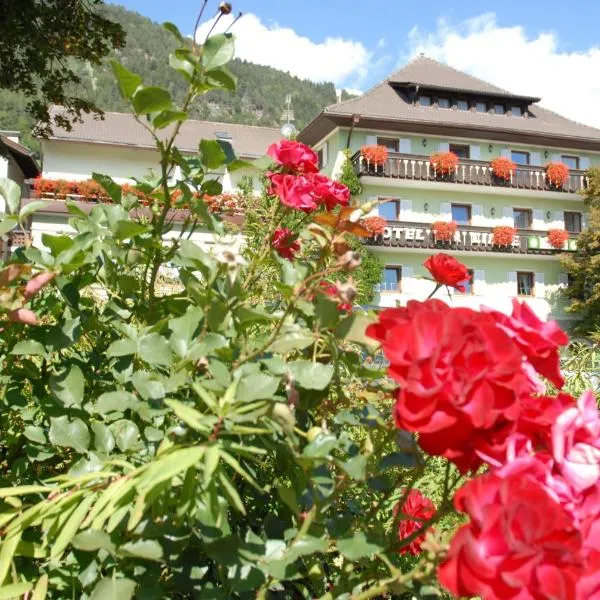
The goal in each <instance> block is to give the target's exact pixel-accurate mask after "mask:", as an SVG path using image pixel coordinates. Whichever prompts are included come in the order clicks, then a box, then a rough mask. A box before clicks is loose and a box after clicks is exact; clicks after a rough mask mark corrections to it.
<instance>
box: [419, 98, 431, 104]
mask: <svg viewBox="0 0 600 600" xmlns="http://www.w3.org/2000/svg"><path fill="white" fill-rule="evenodd" d="M419 104H420V105H421V106H431V96H419Z"/></svg>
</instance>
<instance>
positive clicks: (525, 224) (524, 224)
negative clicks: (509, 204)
mask: <svg viewBox="0 0 600 600" xmlns="http://www.w3.org/2000/svg"><path fill="white" fill-rule="evenodd" d="M513 219H514V220H515V227H516V228H517V229H531V211H530V210H529V209H527V208H513Z"/></svg>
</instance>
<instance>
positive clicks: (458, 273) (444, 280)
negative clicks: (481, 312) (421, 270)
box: [423, 254, 471, 292]
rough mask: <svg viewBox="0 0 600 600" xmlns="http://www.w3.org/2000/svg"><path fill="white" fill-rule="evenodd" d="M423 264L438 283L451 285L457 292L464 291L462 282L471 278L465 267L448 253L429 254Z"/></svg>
mask: <svg viewBox="0 0 600 600" xmlns="http://www.w3.org/2000/svg"><path fill="white" fill-rule="evenodd" d="M423 265H424V267H425V268H426V269H427V270H428V271H429V272H430V273H431V275H432V277H433V278H434V279H435V281H436V282H437V283H438V284H440V285H447V286H449V287H453V288H455V289H457V290H458V291H459V292H464V291H465V286H464V285H463V283H464V282H466V281H469V279H471V276H470V275H469V271H468V269H467V267H465V265H463V264H462V263H461V262H459V261H458V260H456V259H455V258H454V257H453V256H449V255H448V254H435V255H434V256H430V257H429V258H428V259H427V260H426V261H425V262H424V263H423Z"/></svg>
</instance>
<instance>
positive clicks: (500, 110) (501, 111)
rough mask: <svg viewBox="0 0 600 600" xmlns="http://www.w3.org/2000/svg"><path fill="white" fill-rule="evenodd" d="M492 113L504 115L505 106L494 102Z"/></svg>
mask: <svg viewBox="0 0 600 600" xmlns="http://www.w3.org/2000/svg"><path fill="white" fill-rule="evenodd" d="M494 113H495V114H497V115H505V114H506V106H504V104H494Z"/></svg>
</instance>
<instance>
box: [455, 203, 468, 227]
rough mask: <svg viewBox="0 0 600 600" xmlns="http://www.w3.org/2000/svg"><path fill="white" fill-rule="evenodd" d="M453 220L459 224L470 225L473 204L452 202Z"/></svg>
mask: <svg viewBox="0 0 600 600" xmlns="http://www.w3.org/2000/svg"><path fill="white" fill-rule="evenodd" d="M451 210H452V220H453V221H456V222H457V223H458V224H459V225H469V224H470V223H471V205H470V204H452V206H451Z"/></svg>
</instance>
